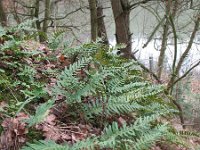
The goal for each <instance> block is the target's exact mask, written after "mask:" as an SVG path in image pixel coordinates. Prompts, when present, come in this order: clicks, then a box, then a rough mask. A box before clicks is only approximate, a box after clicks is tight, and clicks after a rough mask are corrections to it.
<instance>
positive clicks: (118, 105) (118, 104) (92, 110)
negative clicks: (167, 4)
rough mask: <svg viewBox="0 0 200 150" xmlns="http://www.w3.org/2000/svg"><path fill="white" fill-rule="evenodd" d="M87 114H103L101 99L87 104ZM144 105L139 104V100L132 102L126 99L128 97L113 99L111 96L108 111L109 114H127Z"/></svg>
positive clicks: (140, 108)
mask: <svg viewBox="0 0 200 150" xmlns="http://www.w3.org/2000/svg"><path fill="white" fill-rule="evenodd" d="M85 107H86V110H87V111H86V114H87V115H88V116H92V114H93V115H94V114H95V115H101V114H102V103H101V102H100V101H95V102H93V103H92V104H90V105H86V106H85ZM143 108H144V107H143V106H141V105H140V104H138V103H137V102H133V103H130V102H128V101H126V99H125V98H124V99H118V100H116V99H113V98H110V99H109V100H108V102H107V103H106V110H105V111H106V112H105V114H106V115H107V116H111V115H114V114H118V115H120V114H126V113H131V112H134V111H136V110H142V109H143Z"/></svg>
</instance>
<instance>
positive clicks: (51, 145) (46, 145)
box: [21, 140, 71, 150]
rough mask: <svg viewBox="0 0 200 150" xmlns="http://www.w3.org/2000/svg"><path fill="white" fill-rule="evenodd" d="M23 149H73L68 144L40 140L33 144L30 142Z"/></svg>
mask: <svg viewBox="0 0 200 150" xmlns="http://www.w3.org/2000/svg"><path fill="white" fill-rule="evenodd" d="M21 150H71V148H70V147H69V146H68V145H59V144H56V143H55V142H54V141H43V140H40V141H36V142H35V143H33V144H31V143H28V144H27V145H26V146H24V147H22V149H21Z"/></svg>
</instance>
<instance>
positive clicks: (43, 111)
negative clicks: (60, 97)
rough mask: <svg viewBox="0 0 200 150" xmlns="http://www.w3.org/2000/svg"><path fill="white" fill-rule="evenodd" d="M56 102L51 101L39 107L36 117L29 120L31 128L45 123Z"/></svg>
mask: <svg viewBox="0 0 200 150" xmlns="http://www.w3.org/2000/svg"><path fill="white" fill-rule="evenodd" d="M53 104H54V101H53V100H49V101H48V102H46V103H43V104H42V105H41V106H39V107H38V108H37V109H36V113H35V115H34V116H31V117H30V119H28V120H27V121H26V122H27V123H28V124H29V126H33V125H35V124H38V123H40V122H42V121H43V119H44V118H45V117H46V116H47V115H48V113H49V109H50V108H51V107H53Z"/></svg>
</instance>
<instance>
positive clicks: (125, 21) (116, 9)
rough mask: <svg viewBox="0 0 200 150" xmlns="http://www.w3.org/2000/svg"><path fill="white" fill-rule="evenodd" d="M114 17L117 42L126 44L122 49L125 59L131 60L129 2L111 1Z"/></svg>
mask: <svg viewBox="0 0 200 150" xmlns="http://www.w3.org/2000/svg"><path fill="white" fill-rule="evenodd" d="M111 5H112V10H113V15H114V19H115V30H116V40H117V43H118V44H121V43H123V44H126V47H125V48H123V49H121V52H122V54H123V56H124V57H125V58H131V55H132V54H131V49H132V42H131V33H130V26H129V24H130V18H129V16H130V9H129V8H130V4H129V1H128V0H111Z"/></svg>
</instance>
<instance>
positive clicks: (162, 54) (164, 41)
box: [157, 0, 171, 79]
mask: <svg viewBox="0 0 200 150" xmlns="http://www.w3.org/2000/svg"><path fill="white" fill-rule="evenodd" d="M170 7H171V0H169V1H168V2H166V18H165V24H164V26H163V35H162V44H161V49H160V55H159V58H158V68H157V76H158V78H159V79H160V78H161V75H162V71H163V63H164V59H165V51H166V48H167V41H168V32H169V26H170V23H169V20H168V17H169V15H170Z"/></svg>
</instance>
